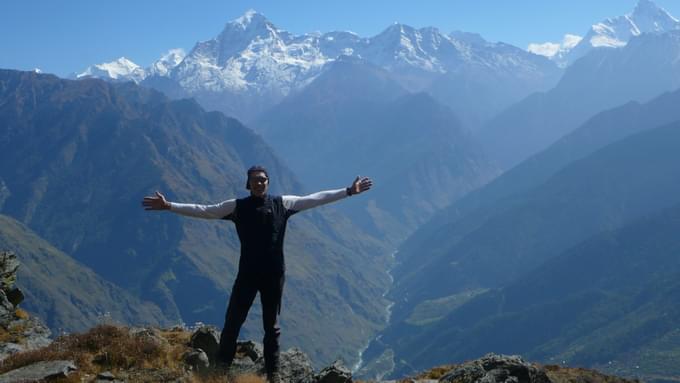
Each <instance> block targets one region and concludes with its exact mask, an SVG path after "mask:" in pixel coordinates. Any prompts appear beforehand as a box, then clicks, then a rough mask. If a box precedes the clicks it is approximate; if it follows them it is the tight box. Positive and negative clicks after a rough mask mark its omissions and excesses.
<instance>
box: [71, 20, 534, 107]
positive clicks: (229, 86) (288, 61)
mask: <svg viewBox="0 0 680 383" xmlns="http://www.w3.org/2000/svg"><path fill="white" fill-rule="evenodd" d="M343 55H344V56H355V57H359V58H361V59H363V60H366V61H367V62H370V63H372V64H374V65H377V66H380V67H382V68H384V69H387V70H388V71H390V72H391V73H392V74H393V75H394V77H395V79H396V80H398V81H400V82H401V83H402V85H404V86H406V87H407V88H408V89H409V90H412V91H421V90H424V89H426V88H427V87H428V86H429V85H430V84H431V83H432V81H434V79H435V78H436V77H437V76H441V75H442V74H446V73H450V72H456V71H460V70H461V68H463V69H464V68H470V67H477V68H478V67H480V66H483V67H485V68H487V69H488V68H492V70H496V69H501V70H503V71H507V70H510V69H518V70H519V71H520V72H522V73H537V72H540V71H541V70H542V69H540V67H541V65H543V63H537V59H539V58H538V57H537V56H535V55H533V54H531V53H528V52H526V51H524V50H521V49H519V48H515V47H512V46H510V45H507V44H502V43H489V42H487V41H485V40H484V39H483V38H482V37H481V36H479V35H476V34H472V33H463V32H454V33H452V34H450V35H446V34H443V33H441V32H440V31H439V30H438V29H436V28H433V27H427V28H420V29H416V28H413V27H410V26H408V25H403V24H394V25H391V26H389V27H388V28H386V29H385V30H384V31H383V32H381V33H379V34H378V35H376V36H374V37H371V38H364V37H360V36H358V35H357V34H355V33H352V32H337V31H336V32H329V33H324V34H321V33H308V34H304V35H299V36H296V35H293V34H291V33H289V32H287V31H285V30H283V29H280V28H278V27H276V26H275V25H274V24H273V23H271V22H270V21H269V20H267V18H265V17H264V16H263V15H262V14H259V13H257V12H255V11H253V10H250V11H248V12H246V13H245V14H244V15H243V16H241V17H239V18H237V19H235V20H232V21H230V22H228V23H226V25H225V26H224V29H223V30H222V32H221V33H220V34H219V35H217V36H216V37H215V38H213V39H210V40H207V41H202V42H198V43H197V44H196V45H195V46H194V47H193V49H191V50H190V51H189V53H188V54H186V56H184V55H183V53H182V52H181V51H175V50H173V51H170V52H168V53H167V54H165V55H164V56H163V57H161V59H159V60H158V61H157V62H156V63H154V64H153V65H152V66H150V67H149V68H147V69H146V70H144V69H142V68H139V67H138V66H136V65H135V67H134V68H133V67H132V66H130V67H129V68H127V71H125V70H124V69H125V67H123V66H122V65H118V66H120V67H122V68H118V66H114V65H113V63H108V64H100V65H96V66H94V67H90V68H88V70H87V71H86V72H84V73H82V74H81V75H79V77H83V76H94V77H101V78H107V79H114V80H119V79H127V80H133V81H136V82H139V81H141V80H142V79H144V78H145V77H148V76H153V77H154V78H155V80H154V81H152V82H148V83H154V84H162V86H163V87H169V88H170V89H173V90H174V91H175V92H176V93H178V94H180V93H181V94H182V95H183V96H193V97H196V99H197V100H198V101H199V102H200V103H202V104H203V105H204V107H206V108H207V109H211V110H213V109H216V110H222V111H224V112H225V113H228V114H231V115H234V116H236V117H239V118H241V117H243V118H244V119H246V120H247V119H248V117H250V116H252V115H253V114H254V113H256V112H257V111H258V110H263V109H264V108H266V107H268V106H271V105H273V104H275V103H276V102H278V101H280V100H281V99H282V98H283V97H285V96H286V95H288V94H289V93H290V92H292V91H295V90H297V89H301V88H302V87H304V86H306V84H309V83H310V82H311V81H313V79H315V78H316V77H317V76H318V75H319V74H320V73H321V72H322V71H323V68H324V66H325V65H326V64H328V63H329V62H332V61H334V60H336V59H337V58H338V57H340V56H343ZM540 60H544V59H543V58H540ZM119 61H120V60H119ZM544 61H545V60H544ZM478 72H479V73H482V72H484V70H483V71H478ZM126 73H127V76H128V77H126ZM160 80H162V81H160ZM152 86H153V85H152ZM159 89H160V88H159ZM161 90H164V89H161Z"/></svg>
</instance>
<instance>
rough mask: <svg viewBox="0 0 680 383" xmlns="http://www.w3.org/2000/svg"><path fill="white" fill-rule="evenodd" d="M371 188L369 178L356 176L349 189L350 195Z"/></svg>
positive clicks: (371, 184) (371, 183)
mask: <svg viewBox="0 0 680 383" xmlns="http://www.w3.org/2000/svg"><path fill="white" fill-rule="evenodd" d="M371 186H373V181H371V179H370V178H368V177H360V176H357V178H356V179H355V180H354V182H352V186H350V187H349V189H350V191H351V193H350V195H355V194H360V193H363V192H365V191H367V190H369V189H370V188H371Z"/></svg>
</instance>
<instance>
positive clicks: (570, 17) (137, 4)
mask: <svg viewBox="0 0 680 383" xmlns="http://www.w3.org/2000/svg"><path fill="white" fill-rule="evenodd" d="M655 2H656V4H658V5H659V6H661V7H663V8H665V9H666V10H667V11H669V12H670V13H671V14H672V15H673V16H675V17H676V18H678V17H680V0H655ZM636 3H637V0H420V1H415V0H412V1H405V0H379V1H371V0H362V1H358V0H331V1H326V0H287V1H284V0H251V1H245V0H194V1H181V0H163V1H161V0H134V1H133V0H114V1H111V0H109V1H100V0H0V68H9V69H22V70H30V69H33V68H40V69H42V70H43V71H45V72H50V73H55V74H57V75H61V76H65V75H67V74H69V73H71V72H75V71H82V70H83V69H85V68H86V67H87V66H89V65H92V64H97V63H102V62H107V61H112V60H114V59H116V58H118V57H121V56H125V57H127V58H129V59H131V60H132V61H134V62H136V63H137V64H139V65H142V66H148V65H149V64H151V63H152V62H153V61H155V60H156V59H158V58H159V57H160V56H161V54H162V53H164V52H166V51H167V50H169V49H172V48H183V49H184V50H185V51H187V52H188V51H189V50H191V48H192V47H193V46H194V44H195V43H196V42H197V41H203V40H208V39H211V38H213V37H215V36H217V34H218V33H219V32H220V31H221V30H222V28H223V27H224V24H225V23H226V22H228V21H230V20H233V19H235V18H237V17H239V16H240V15H242V14H243V13H245V12H246V11H247V10H249V9H254V10H256V11H258V12H260V13H262V14H264V15H265V16H266V17H267V18H268V19H269V20H270V21H271V22H273V23H274V24H275V25H276V26H277V27H279V28H281V29H285V30H288V31H290V32H292V33H294V34H303V33H306V32H312V31H320V32H329V31H335V30H349V31H353V32H356V33H358V34H359V35H361V36H363V37H370V36H374V35H376V34H378V33H379V32H381V31H382V30H384V29H385V28H387V27H388V26H389V25H390V24H392V23H394V22H399V23H403V24H408V25H411V26H413V27H416V28H420V27H426V26H434V27H437V28H439V29H440V30H441V31H442V32H446V33H448V32H451V31H454V30H461V31H466V32H476V33H479V34H481V35H482V36H483V37H484V38H485V39H487V40H490V41H503V42H507V43H510V44H513V45H516V46H518V47H521V48H526V47H527V45H528V44H529V43H535V42H546V41H553V42H558V41H560V40H561V39H562V36H563V35H564V34H566V33H571V34H577V35H583V34H585V33H586V32H587V30H588V28H589V27H590V25H592V24H594V23H596V22H599V21H601V20H603V19H605V18H607V17H614V16H620V15H623V14H626V13H629V12H631V11H632V10H633V8H634V7H635V4H636Z"/></svg>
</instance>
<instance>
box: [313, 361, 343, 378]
mask: <svg viewBox="0 0 680 383" xmlns="http://www.w3.org/2000/svg"><path fill="white" fill-rule="evenodd" d="M314 383H352V372H351V371H350V370H349V368H347V367H345V366H344V365H343V364H342V363H341V362H340V361H338V360H336V361H335V362H333V364H331V365H330V366H328V367H326V368H324V369H323V370H321V371H320V372H319V373H318V374H316V375H315V376H314Z"/></svg>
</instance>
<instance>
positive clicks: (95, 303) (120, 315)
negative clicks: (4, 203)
mask: <svg viewBox="0 0 680 383" xmlns="http://www.w3.org/2000/svg"><path fill="white" fill-rule="evenodd" d="M0 248H3V249H6V250H11V251H13V252H14V253H15V254H17V256H18V258H19V261H20V263H21V265H20V266H19V271H18V275H19V277H18V280H19V282H18V283H19V286H20V287H21V289H22V291H23V293H24V295H25V296H26V300H25V301H24V303H22V304H21V306H22V307H24V308H25V309H27V310H29V311H31V312H33V313H35V314H37V315H38V316H40V317H41V318H43V319H45V320H46V324H47V325H48V326H49V327H50V328H52V329H61V330H63V331H82V330H85V329H87V328H89V327H92V326H94V325H97V324H101V323H102V322H103V321H110V320H113V321H115V322H119V323H139V324H151V325H171V324H176V323H178V321H179V318H168V317H165V316H163V314H162V313H161V310H160V309H159V308H158V307H157V306H156V305H154V304H152V303H150V302H142V301H140V300H139V299H137V298H135V297H133V296H132V295H131V294H129V293H128V292H126V291H125V290H123V289H121V288H119V287H117V286H115V285H113V284H112V283H110V282H107V281H104V280H103V279H102V278H101V277H99V276H98V275H97V274H95V273H94V272H93V271H92V270H90V269H88V268H87V267H85V266H83V265H82V264H80V263H78V262H76V261H74V260H73V259H72V258H71V257H70V256H68V255H67V254H64V253H62V252H61V251H59V250H57V249H56V248H54V247H53V246H52V245H50V244H49V243H48V242H47V241H45V240H44V239H42V238H40V237H38V236H37V235H36V234H35V233H33V232H32V231H31V230H30V229H28V228H27V227H26V226H24V225H22V224H21V223H19V222H17V221H16V220H14V219H12V218H10V217H8V216H6V215H0Z"/></svg>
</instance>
